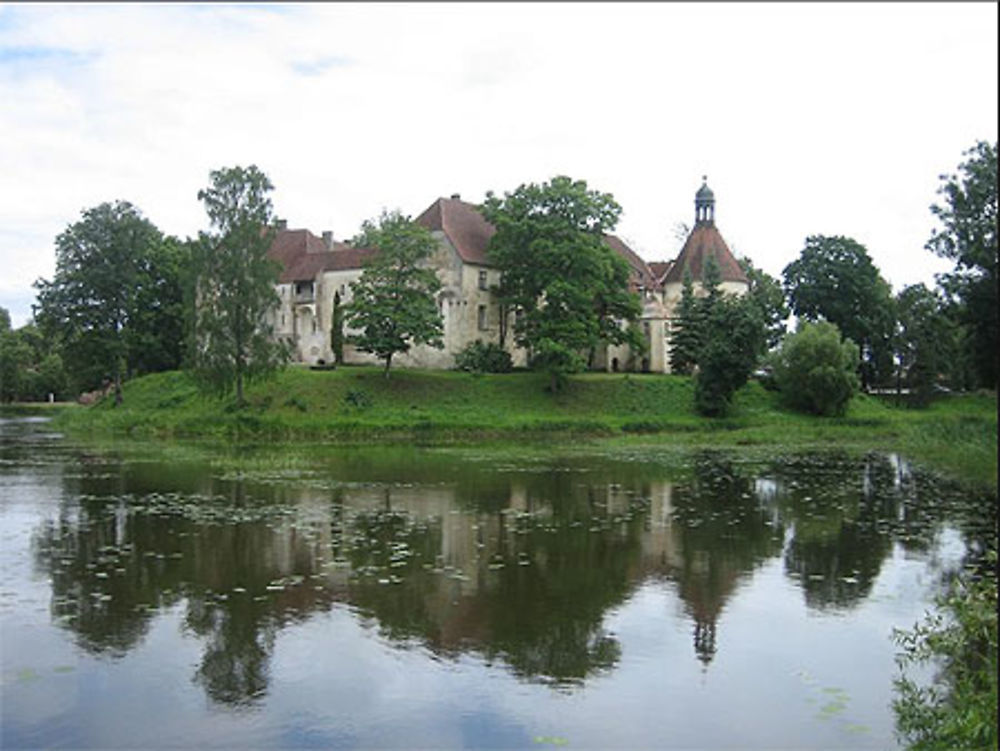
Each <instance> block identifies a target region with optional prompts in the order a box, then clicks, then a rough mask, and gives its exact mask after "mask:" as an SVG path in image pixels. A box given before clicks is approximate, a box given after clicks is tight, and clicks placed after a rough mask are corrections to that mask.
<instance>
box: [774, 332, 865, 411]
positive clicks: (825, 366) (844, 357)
mask: <svg viewBox="0 0 1000 751" xmlns="http://www.w3.org/2000/svg"><path fill="white" fill-rule="evenodd" d="M858 362H859V353H858V347H857V345H856V344H854V342H852V341H851V340H850V339H844V340H843V341H842V340H841V338H840V330H839V329H838V328H837V327H836V326H835V325H834V324H832V323H827V322H825V321H822V322H820V323H804V324H802V325H800V326H799V330H798V331H796V332H795V333H794V334H788V335H787V336H785V338H784V339H783V340H782V343H781V348H780V349H779V350H778V351H777V352H776V353H775V354H774V357H773V360H772V367H773V369H774V380H775V383H776V384H777V386H778V390H779V391H780V392H781V398H782V401H784V402H785V403H786V404H787V405H788V406H790V407H792V408H793V409H797V410H800V411H803V412H812V413H813V414H817V415H826V416H832V415H842V414H844V412H845V411H846V410H847V403H848V402H849V401H850V400H851V397H852V396H854V395H855V394H856V393H857V392H858V375H857V369H858Z"/></svg>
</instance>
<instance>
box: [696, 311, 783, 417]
mask: <svg viewBox="0 0 1000 751" xmlns="http://www.w3.org/2000/svg"><path fill="white" fill-rule="evenodd" d="M709 299H710V298H707V297H706V298H705V301H706V302H707V301H708V300H709ZM705 322H706V334H707V335H706V336H705V339H704V341H703V343H702V346H701V350H700V351H699V353H698V374H697V376H696V377H695V384H694V401H695V407H696V408H697V410H698V411H699V412H700V413H701V414H703V415H707V416H709V417H724V416H725V415H726V414H727V413H728V412H729V409H730V407H731V406H732V400H733V395H734V394H735V393H736V392H737V391H738V390H739V389H740V388H741V387H742V386H743V385H744V384H746V382H747V380H748V379H749V378H750V374H751V373H753V371H754V368H756V367H757V363H758V361H759V359H760V357H761V355H762V354H763V352H764V348H765V343H766V329H765V327H764V320H763V317H762V315H761V312H760V309H759V308H758V307H757V305H756V303H755V302H754V301H753V300H752V299H751V298H749V297H746V296H743V297H735V296H732V295H721V296H719V297H718V298H717V299H716V300H715V301H714V303H712V304H711V307H707V308H706V317H705Z"/></svg>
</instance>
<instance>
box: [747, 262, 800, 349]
mask: <svg viewBox="0 0 1000 751" xmlns="http://www.w3.org/2000/svg"><path fill="white" fill-rule="evenodd" d="M739 264H740V268H741V269H743V273H744V274H746V275H747V279H749V280H750V289H749V290H748V291H747V294H748V296H749V297H750V299H751V300H752V301H753V303H754V305H756V306H757V309H758V310H759V311H760V314H761V318H762V320H763V322H764V327H765V328H766V330H767V346H768V348H769V349H772V348H774V347H777V346H778V343H779V342H781V337H783V336H784V335H785V330H786V326H785V322H786V321H787V320H788V316H789V314H790V312H791V311H789V310H788V304H787V303H786V302H785V292H784V290H782V289H781V282H779V281H778V280H777V279H775V278H774V277H773V276H771V275H770V274H768V273H767V272H766V271H763V270H762V269H758V268H757V267H756V266H754V265H753V261H751V260H750V259H749V258H740V259H739Z"/></svg>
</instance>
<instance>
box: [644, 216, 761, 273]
mask: <svg viewBox="0 0 1000 751" xmlns="http://www.w3.org/2000/svg"><path fill="white" fill-rule="evenodd" d="M709 255H712V256H715V262H716V263H718V264H719V273H720V275H721V277H722V281H724V282H744V283H747V282H748V280H747V276H746V274H744V273H743V269H741V268H740V265H739V263H737V262H736V258H735V257H734V256H733V254H732V252H731V251H730V250H729V246H728V245H726V241H725V240H723V239H722V235H721V234H719V230H717V229H716V228H715V223H714V222H698V223H696V224H695V226H694V229H693V230H691V234H690V235H688V238H687V241H686V242H685V243H684V247H683V248H682V249H681V252H680V255H678V256H677V260H676V261H674V265H673V266H672V267H671V269H670V270H669V271H668V272H667V275H666V276H665V277H664V278H663V283H664V284H669V283H671V282H677V283H681V282H683V281H684V272H685V271H687V272H689V273H690V274H691V279H692V280H693V281H696V282H698V281H701V279H702V275H703V273H704V270H705V261H706V259H707V258H708V256H709Z"/></svg>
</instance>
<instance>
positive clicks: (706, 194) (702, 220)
mask: <svg viewBox="0 0 1000 751" xmlns="http://www.w3.org/2000/svg"><path fill="white" fill-rule="evenodd" d="M707 181H708V177H707V176H705V175H702V178H701V187H700V188H698V192H697V193H695V194H694V223H695V226H697V225H699V224H715V193H713V192H712V189H711V188H709V187H708V182H707Z"/></svg>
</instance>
